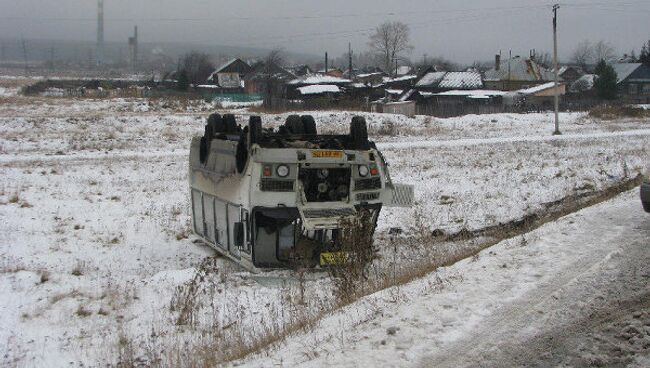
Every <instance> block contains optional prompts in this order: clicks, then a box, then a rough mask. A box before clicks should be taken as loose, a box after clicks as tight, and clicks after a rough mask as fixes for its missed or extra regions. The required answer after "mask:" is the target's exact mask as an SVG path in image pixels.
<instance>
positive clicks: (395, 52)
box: [369, 22, 413, 74]
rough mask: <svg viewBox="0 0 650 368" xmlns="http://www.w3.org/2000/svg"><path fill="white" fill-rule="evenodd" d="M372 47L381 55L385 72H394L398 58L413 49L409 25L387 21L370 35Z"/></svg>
mask: <svg viewBox="0 0 650 368" xmlns="http://www.w3.org/2000/svg"><path fill="white" fill-rule="evenodd" d="M369 45H370V48H371V49H372V50H373V51H374V52H375V53H377V54H378V56H381V59H382V65H383V67H384V68H385V70H384V71H385V72H387V73H391V74H392V73H394V72H395V68H396V67H397V64H396V63H397V60H398V59H400V58H401V57H402V56H403V53H405V52H408V51H411V50H412V49H413V46H411V45H410V30H409V26H408V25H406V24H404V23H402V22H385V23H382V24H381V25H379V26H378V27H377V28H376V29H375V32H374V33H373V34H372V35H371V36H370V42H369Z"/></svg>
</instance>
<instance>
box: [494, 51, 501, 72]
mask: <svg viewBox="0 0 650 368" xmlns="http://www.w3.org/2000/svg"><path fill="white" fill-rule="evenodd" d="M494 69H496V70H501V55H500V54H496V56H494Z"/></svg>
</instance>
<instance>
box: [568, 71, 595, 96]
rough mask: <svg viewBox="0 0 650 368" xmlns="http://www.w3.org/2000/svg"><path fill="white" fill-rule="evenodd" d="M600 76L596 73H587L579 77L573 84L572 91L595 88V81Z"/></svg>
mask: <svg viewBox="0 0 650 368" xmlns="http://www.w3.org/2000/svg"><path fill="white" fill-rule="evenodd" d="M597 78H598V76H597V75H596V74H585V75H583V76H582V77H580V78H578V79H577V80H576V81H575V82H573V84H572V85H571V91H572V92H584V91H589V90H591V89H593V88H594V82H595V81H596V79H597Z"/></svg>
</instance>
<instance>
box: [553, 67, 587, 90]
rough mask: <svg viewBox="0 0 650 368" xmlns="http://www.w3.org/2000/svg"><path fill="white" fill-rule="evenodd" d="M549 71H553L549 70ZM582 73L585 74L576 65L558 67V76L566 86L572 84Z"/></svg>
mask: <svg viewBox="0 0 650 368" xmlns="http://www.w3.org/2000/svg"><path fill="white" fill-rule="evenodd" d="M551 72H553V71H552V70H551ZM583 75H585V72H584V71H583V70H582V68H580V67H578V66H573V65H565V66H562V67H560V69H559V70H558V76H559V77H560V78H561V79H562V81H563V82H564V83H566V84H567V85H568V86H570V85H573V83H575V82H576V81H577V80H578V79H580V77H582V76H583Z"/></svg>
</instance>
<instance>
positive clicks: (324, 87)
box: [297, 84, 341, 95]
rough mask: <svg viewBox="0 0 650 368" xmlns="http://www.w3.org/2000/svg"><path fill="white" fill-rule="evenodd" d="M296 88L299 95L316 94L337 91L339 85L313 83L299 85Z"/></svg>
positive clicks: (338, 90) (339, 90)
mask: <svg viewBox="0 0 650 368" xmlns="http://www.w3.org/2000/svg"><path fill="white" fill-rule="evenodd" d="M297 90H298V91H299V92H300V94H301V95H318V94H321V93H339V92H341V89H340V88H339V86H335V85H333V84H313V85H310V86H304V87H299V88H297Z"/></svg>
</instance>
